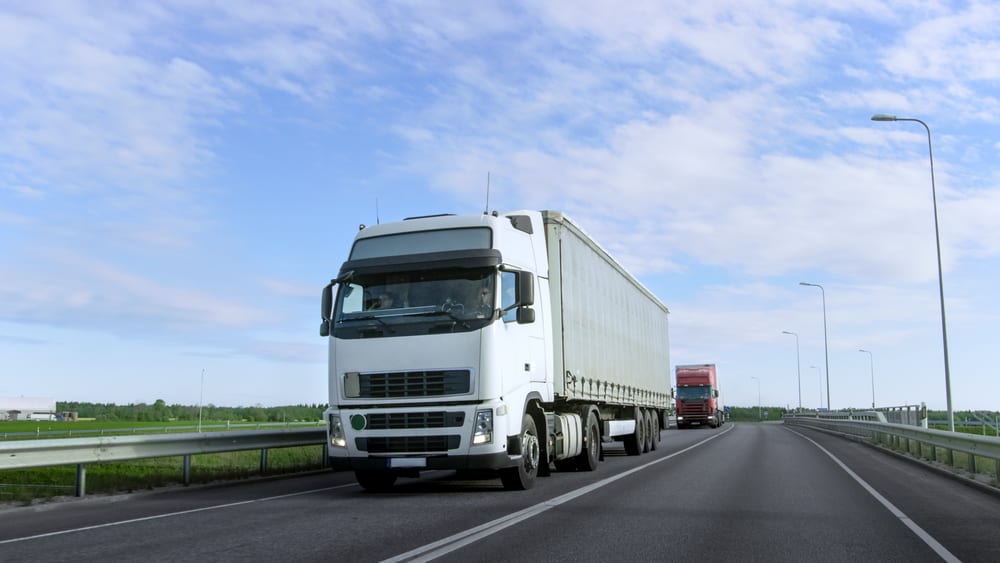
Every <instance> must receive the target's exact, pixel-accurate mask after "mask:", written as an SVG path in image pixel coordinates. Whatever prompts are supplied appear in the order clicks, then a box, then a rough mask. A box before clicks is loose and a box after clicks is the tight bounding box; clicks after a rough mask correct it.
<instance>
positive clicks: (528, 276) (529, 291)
mask: <svg viewBox="0 0 1000 563" xmlns="http://www.w3.org/2000/svg"><path fill="white" fill-rule="evenodd" d="M517 304H518V305H520V306H521V307H527V306H529V305H534V304H535V276H534V275H532V273H531V272H518V273H517Z"/></svg>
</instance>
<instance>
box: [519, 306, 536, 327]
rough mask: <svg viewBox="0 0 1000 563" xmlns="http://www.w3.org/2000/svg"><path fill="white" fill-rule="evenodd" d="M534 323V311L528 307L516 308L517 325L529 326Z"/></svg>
mask: <svg viewBox="0 0 1000 563" xmlns="http://www.w3.org/2000/svg"><path fill="white" fill-rule="evenodd" d="M533 322H535V310H534V309H532V308H530V307H518V308H517V324H519V325H523V324H529V323H533Z"/></svg>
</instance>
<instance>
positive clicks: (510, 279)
mask: <svg viewBox="0 0 1000 563" xmlns="http://www.w3.org/2000/svg"><path fill="white" fill-rule="evenodd" d="M516 287H517V275H516V274H515V273H514V272H500V308H501V309H503V311H504V313H503V322H505V323H509V322H513V321H516V320H517V308H516V307H515V308H511V309H510V310H507V308H508V307H511V306H512V305H513V304H514V292H515V288H516Z"/></svg>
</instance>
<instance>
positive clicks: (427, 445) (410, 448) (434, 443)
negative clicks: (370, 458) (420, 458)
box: [354, 436, 462, 454]
mask: <svg viewBox="0 0 1000 563" xmlns="http://www.w3.org/2000/svg"><path fill="white" fill-rule="evenodd" d="M461 441H462V439H461V437H460V436H395V437H394V436H389V437H386V438H355V439H354V444H355V445H356V446H357V447H358V449H359V450H361V451H363V452H369V453H375V454H386V453H421V452H446V451H448V450H453V449H455V448H457V447H458V445H459V444H460V443H461Z"/></svg>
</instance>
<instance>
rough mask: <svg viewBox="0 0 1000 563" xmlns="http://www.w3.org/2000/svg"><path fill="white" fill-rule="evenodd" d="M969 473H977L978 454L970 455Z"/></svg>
mask: <svg viewBox="0 0 1000 563" xmlns="http://www.w3.org/2000/svg"><path fill="white" fill-rule="evenodd" d="M969 472H970V473H975V472H976V454H973V453H970V454H969Z"/></svg>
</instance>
